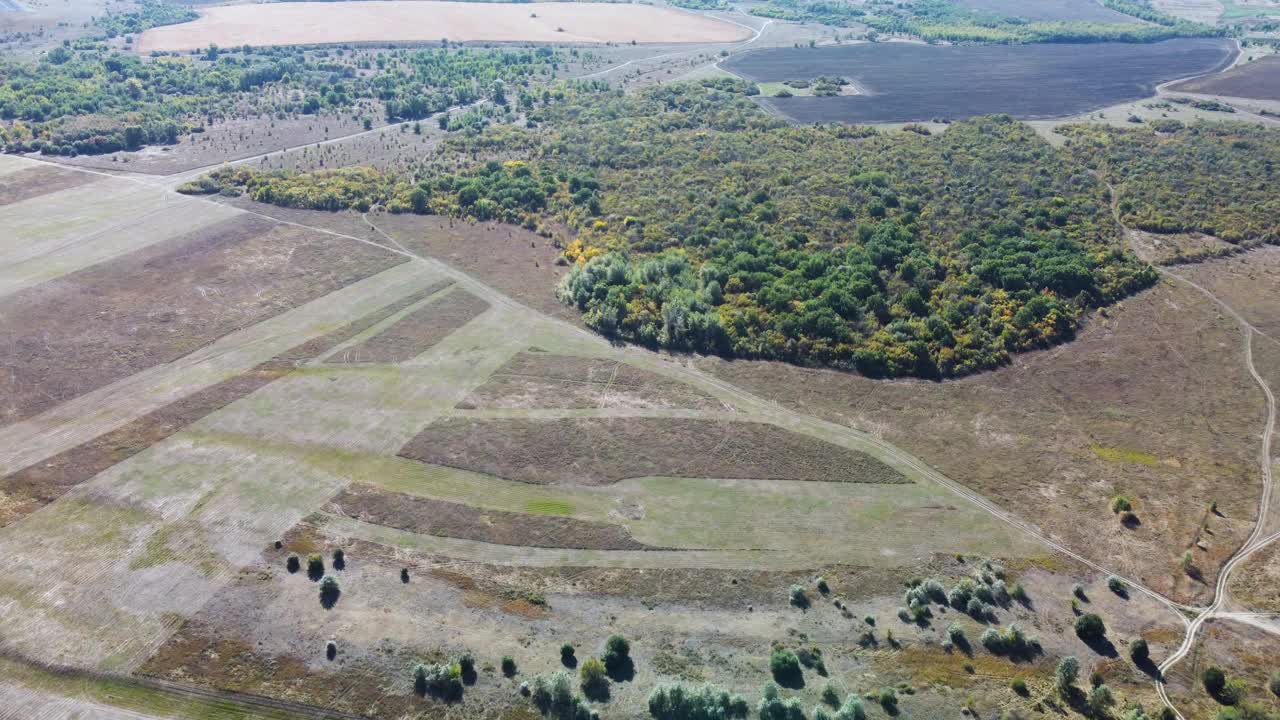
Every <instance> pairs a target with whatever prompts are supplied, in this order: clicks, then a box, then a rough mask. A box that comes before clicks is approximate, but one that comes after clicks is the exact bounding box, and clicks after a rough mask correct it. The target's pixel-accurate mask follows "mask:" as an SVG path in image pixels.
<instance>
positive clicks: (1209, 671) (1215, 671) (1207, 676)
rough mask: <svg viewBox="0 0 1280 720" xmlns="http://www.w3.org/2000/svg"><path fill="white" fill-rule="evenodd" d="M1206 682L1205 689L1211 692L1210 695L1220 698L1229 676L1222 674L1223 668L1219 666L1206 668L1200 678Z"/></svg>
mask: <svg viewBox="0 0 1280 720" xmlns="http://www.w3.org/2000/svg"><path fill="white" fill-rule="evenodd" d="M1200 679H1201V680H1202V681H1203V682H1204V689H1205V690H1207V691H1209V694H1210V695H1213V696H1214V697H1217V696H1218V693H1220V692H1222V688H1224V687H1226V685H1227V674H1226V673H1224V672H1222V668H1220V667H1218V666H1217V665H1210V666H1209V667H1207V668H1205V670H1204V674H1203V675H1201V676H1200Z"/></svg>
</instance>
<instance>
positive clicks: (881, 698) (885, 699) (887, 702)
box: [876, 688, 898, 715]
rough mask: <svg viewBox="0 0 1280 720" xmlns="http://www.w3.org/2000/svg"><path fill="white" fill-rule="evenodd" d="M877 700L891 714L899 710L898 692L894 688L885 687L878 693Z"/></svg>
mask: <svg viewBox="0 0 1280 720" xmlns="http://www.w3.org/2000/svg"><path fill="white" fill-rule="evenodd" d="M876 700H877V701H878V702H879V703H880V707H882V708H884V711H885V712H887V713H889V714H890V715H894V714H896V713H897V712H898V693H896V692H894V691H893V688H884V689H882V690H881V691H880V693H879V694H878V695H877V697H876Z"/></svg>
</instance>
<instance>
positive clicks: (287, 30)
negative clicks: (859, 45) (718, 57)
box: [135, 1, 751, 53]
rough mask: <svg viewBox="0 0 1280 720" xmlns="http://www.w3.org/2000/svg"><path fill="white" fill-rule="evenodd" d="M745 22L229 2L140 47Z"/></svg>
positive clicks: (544, 34)
mask: <svg viewBox="0 0 1280 720" xmlns="http://www.w3.org/2000/svg"><path fill="white" fill-rule="evenodd" d="M749 37H751V31H750V30H748V29H747V28H745V27H742V26H739V25H735V24H732V23H727V22H724V21H723V20H716V19H714V18H709V17H705V16H702V15H697V14H694V13H690V12H684V11H681V10H676V9H673V8H665V7H652V6H645V5H624V4H615V3H599V4H579V3H564V2H550V3H538V8H537V11H536V12H530V9H529V8H528V7H527V6H526V5H525V4H522V3H483V4H475V3H464V2H396V1H389V2H379V3H378V4H377V5H368V4H367V3H358V2H325V3H319V2H314V3H303V2H299V3H287V4H279V5H230V6H223V7H214V8H209V9H206V10H204V11H203V12H202V13H201V17H200V18H199V19H198V20H195V21H192V22H189V23H182V24H179V25H167V26H164V27H157V28H152V29H150V30H147V31H146V32H144V33H143V34H142V36H141V37H140V38H138V41H137V43H135V44H136V46H137V50H138V52H141V53H149V52H152V51H155V50H191V49H193V48H204V47H208V45H209V44H210V43H214V44H216V45H218V46H219V47H239V46H241V45H255V46H260V47H261V46H268V45H318V44H330V43H352V42H375V41H384V42H439V41H440V39H441V38H447V39H448V40H449V41H450V42H473V41H489V42H543V43H558V44H563V43H609V42H616V43H630V42H638V43H659V42H660V43H711V42H735V41H739V40H745V39H747V38H749Z"/></svg>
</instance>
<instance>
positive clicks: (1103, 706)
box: [1089, 685, 1115, 717]
mask: <svg viewBox="0 0 1280 720" xmlns="http://www.w3.org/2000/svg"><path fill="white" fill-rule="evenodd" d="M1113 704H1115V698H1114V697H1112V695H1111V688H1108V687H1107V686H1106V685H1099V686H1097V687H1095V688H1094V689H1093V690H1091V691H1089V709H1090V710H1092V711H1093V715H1094V717H1105V716H1106V714H1107V708H1109V707H1111V706H1112V705H1113Z"/></svg>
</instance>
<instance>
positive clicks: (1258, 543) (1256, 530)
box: [1106, 182, 1280, 720]
mask: <svg viewBox="0 0 1280 720" xmlns="http://www.w3.org/2000/svg"><path fill="white" fill-rule="evenodd" d="M1106 186H1107V190H1108V192H1109V193H1110V196H1111V214H1112V217H1113V218H1114V219H1115V222H1116V224H1117V225H1118V226H1119V227H1120V230H1121V231H1122V232H1123V233H1124V235H1125V237H1126V238H1128V239H1132V237H1133V231H1132V230H1130V229H1129V228H1128V227H1126V226H1125V225H1124V223H1123V222H1122V221H1121V219H1120V208H1119V196H1118V195H1117V193H1116V188H1115V185H1113V184H1112V183H1110V182H1106ZM1135 254H1136V251H1135ZM1151 267H1152V268H1154V269H1155V271H1156V272H1157V273H1159V275H1160V277H1163V278H1167V279H1169V280H1171V281H1173V282H1177V283H1181V284H1183V285H1186V286H1187V287H1189V288H1191V289H1193V290H1195V291H1197V292H1199V293H1201V294H1202V295H1204V296H1205V297H1206V298H1208V299H1209V300H1211V301H1213V302H1214V303H1215V304H1216V305H1218V306H1219V307H1220V308H1222V309H1223V310H1224V311H1226V313H1227V314H1228V315H1230V316H1231V318H1232V319H1233V320H1234V321H1235V322H1236V324H1238V325H1239V326H1240V328H1241V330H1243V331H1244V360H1245V366H1246V368H1247V369H1248V370H1249V375H1250V376H1251V377H1252V378H1253V381H1254V382H1255V383H1257V385H1258V387H1259V388H1260V389H1261V390H1262V394H1263V396H1264V397H1265V398H1266V404H1267V419H1266V422H1265V424H1264V425H1263V430H1262V447H1261V450H1260V451H1259V454H1260V458H1259V459H1260V464H1261V466H1262V494H1261V496H1260V498H1259V501H1258V515H1257V519H1256V521H1255V522H1254V527H1253V531H1252V532H1250V533H1249V536H1248V537H1247V538H1245V541H1244V543H1243V544H1242V545H1241V546H1240V547H1239V548H1238V549H1237V550H1236V551H1235V553H1233V554H1232V556H1231V558H1230V559H1229V560H1228V561H1227V562H1226V563H1225V564H1224V565H1223V566H1222V568H1221V569H1220V570H1219V571H1218V579H1217V582H1216V583H1214V588H1213V602H1212V603H1210V604H1209V605H1208V606H1207V607H1204V608H1199V609H1197V611H1196V616H1195V617H1194V618H1192V619H1191V620H1190V621H1187V620H1186V618H1183V623H1184V625H1185V626H1186V632H1185V634H1184V636H1183V639H1182V643H1181V644H1180V645H1179V646H1178V649H1177V650H1175V651H1174V652H1173V654H1171V655H1169V656H1168V657H1166V658H1165V659H1164V660H1163V661H1162V662H1161V663H1160V664H1159V666H1158V669H1159V672H1158V673H1157V674H1156V678H1155V683H1156V691H1157V692H1158V693H1159V695H1160V699H1161V700H1162V701H1163V702H1164V704H1165V705H1166V706H1167V707H1168V708H1170V709H1171V710H1173V712H1174V713H1175V714H1176V715H1177V716H1178V718H1179V719H1180V720H1185V717H1184V716H1183V715H1182V712H1181V711H1179V710H1178V708H1177V707H1175V706H1174V704H1173V702H1172V701H1171V700H1170V698H1169V694H1168V691H1167V689H1166V687H1165V682H1164V677H1165V674H1166V673H1167V672H1168V671H1169V669H1170V668H1172V667H1173V666H1174V665H1177V664H1178V663H1179V662H1181V661H1182V659H1183V658H1185V657H1186V656H1187V655H1188V654H1189V653H1190V652H1191V649H1192V648H1193V647H1194V646H1195V642H1196V636H1197V635H1198V634H1199V632H1200V628H1202V627H1203V626H1204V625H1205V623H1207V622H1209V621H1210V620H1213V619H1214V618H1215V617H1221V618H1224V619H1236V620H1238V621H1241V620H1242V618H1241V617H1237V616H1238V615H1240V614H1238V613H1222V612H1221V609H1222V606H1223V605H1224V604H1226V602H1227V601H1228V600H1229V596H1228V592H1227V583H1228V582H1229V581H1230V579H1231V573H1232V572H1233V571H1234V570H1235V569H1236V567H1237V566H1238V565H1240V563H1242V562H1244V561H1245V560H1247V559H1248V558H1249V556H1250V555H1252V554H1253V553H1255V552H1257V551H1258V550H1261V549H1262V548H1264V547H1266V546H1267V545H1269V544H1271V543H1272V542H1274V541H1276V540H1277V539H1280V532H1277V533H1273V534H1271V535H1267V536H1265V537H1264V536H1263V534H1262V533H1263V532H1264V531H1265V528H1266V522H1267V515H1268V513H1269V512H1270V508H1271V494H1272V491H1273V487H1274V478H1273V477H1272V470H1271V464H1272V461H1271V442H1272V438H1273V437H1274V435H1275V426H1276V397H1275V394H1274V393H1273V392H1272V391H1271V387H1270V386H1269V385H1268V384H1267V381H1266V380H1265V379H1264V378H1263V377H1262V375H1261V374H1259V373H1258V370H1257V368H1256V367H1255V366H1254V362H1253V336H1254V335H1255V334H1257V335H1259V336H1261V337H1264V338H1270V336H1268V335H1267V334H1266V333H1264V332H1262V331H1261V330H1259V329H1258V328H1256V327H1254V325H1253V324H1252V323H1250V322H1249V321H1248V320H1246V319H1245V318H1244V316H1243V315H1241V314H1240V313H1239V312H1237V311H1236V309H1235V308H1233V307H1231V305H1229V304H1228V303H1227V302H1226V301H1225V300H1223V299H1222V298H1220V297H1218V296H1217V295H1215V294H1213V292H1212V291H1210V290H1209V289H1208V288H1205V287H1204V286H1202V285H1200V284H1198V283H1196V282H1195V281H1193V280H1190V279H1188V278H1185V277H1183V276H1181V275H1179V274H1177V273H1175V272H1173V271H1172V270H1168V269H1166V268H1163V267H1160V266H1159V265H1155V264H1152V265H1151ZM1250 624H1252V625H1254V626H1255V627H1259V628H1261V629H1263V630H1265V631H1267V632H1270V633H1272V634H1280V630H1277V628H1276V627H1274V626H1270V625H1266V624H1264V623H1250Z"/></svg>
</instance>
